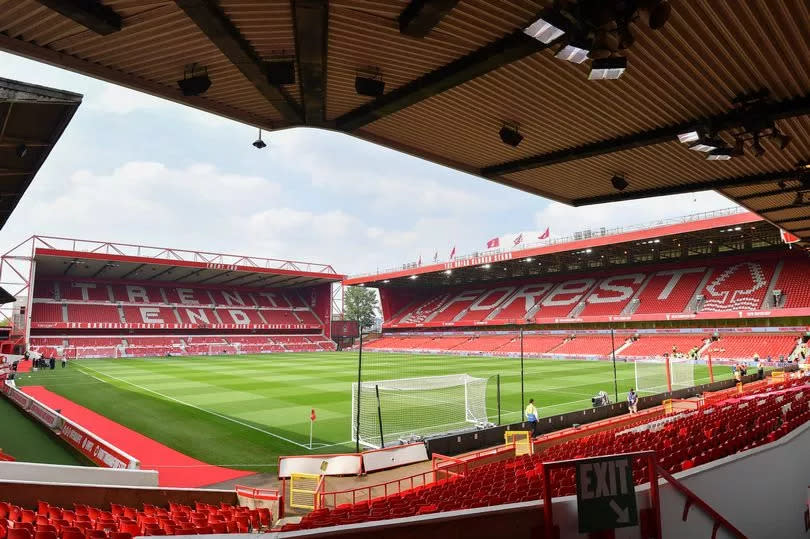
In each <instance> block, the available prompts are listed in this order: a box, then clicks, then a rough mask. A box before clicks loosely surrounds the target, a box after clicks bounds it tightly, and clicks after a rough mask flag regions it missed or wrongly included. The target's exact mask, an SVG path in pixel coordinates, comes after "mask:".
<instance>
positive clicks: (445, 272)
mask: <svg viewBox="0 0 810 539" xmlns="http://www.w3.org/2000/svg"><path fill="white" fill-rule="evenodd" d="M452 273H453V270H444V274H445V275H451V274H452Z"/></svg>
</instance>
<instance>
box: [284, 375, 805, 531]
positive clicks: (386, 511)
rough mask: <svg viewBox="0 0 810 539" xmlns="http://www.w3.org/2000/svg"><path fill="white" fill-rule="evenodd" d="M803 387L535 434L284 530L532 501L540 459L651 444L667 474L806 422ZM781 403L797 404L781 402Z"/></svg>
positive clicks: (636, 474) (565, 475)
mask: <svg viewBox="0 0 810 539" xmlns="http://www.w3.org/2000/svg"><path fill="white" fill-rule="evenodd" d="M807 389H808V386H807V385H805V382H804V381H802V380H794V381H791V382H788V383H783V384H780V385H775V386H771V387H770V388H767V389H766V388H761V389H760V390H759V392H752V393H751V394H749V395H747V399H748V400H750V401H751V402H756V403H757V405H758V407H757V413H756V415H755V416H754V417H752V416H751V414H750V412H748V411H747V410H746V409H745V408H742V407H737V406H728V405H727V403H728V402H737V400H736V399H732V400H730V401H728V400H726V401H721V402H718V403H716V404H714V405H712V406H709V407H707V408H704V409H700V410H691V411H681V412H679V413H676V414H675V415H670V416H661V415H660V414H651V415H649V416H647V417H646V418H644V419H642V420H640V421H638V422H635V423H631V424H629V425H628V424H625V425H622V426H620V427H615V428H610V429H606V430H601V431H599V432H597V433H595V434H590V435H586V436H575V437H572V438H571V439H568V440H567V441H563V442H562V443H557V444H551V445H547V446H545V447H543V444H542V439H541V440H538V442H540V443H541V445H538V446H537V447H538V450H537V451H536V452H535V453H534V454H533V455H521V456H518V457H512V458H508V459H505V460H498V461H496V462H491V461H489V462H487V461H484V462H485V463H484V464H482V465H480V466H476V464H475V463H474V462H468V463H467V464H466V466H465V469H464V470H463V471H460V470H459V469H454V470H453V473H452V474H447V475H446V477H444V478H441V479H438V480H436V481H435V482H433V483H429V484H427V485H424V486H419V487H416V488H413V489H408V490H403V491H401V492H397V493H394V494H389V495H387V496H383V497H379V498H375V499H372V500H370V501H369V500H363V501H362V502H358V503H354V504H351V503H347V504H340V505H337V506H336V507H329V506H328V504H329V499H326V500H325V501H326V505H327V507H323V508H321V509H318V510H316V511H313V512H311V513H309V514H307V515H305V516H304V518H303V519H301V522H300V523H298V524H286V525H285V526H284V527H283V529H282V531H291V530H298V529H310V528H320V527H324V526H336V525H340V524H353V523H359V522H368V521H377V520H385V519H391V518H401V517H408V516H413V515H421V514H428V513H436V512H443V511H453V510H458V509H470V508H476V507H487V506H494V505H501V504H507V503H517V502H524V501H531V500H537V499H539V498H541V496H542V489H543V481H544V480H543V475H542V471H541V463H542V462H552V461H559V460H567V459H574V458H586V457H593V456H599V455H612V454H619V453H627V452H634V451H643V450H653V449H654V450H656V452H657V456H658V464H659V465H660V466H661V467H663V468H664V469H666V470H667V471H668V472H669V473H675V472H679V471H682V470H687V469H689V468H692V467H695V466H700V465H702V464H705V463H708V462H712V461H715V460H718V459H721V458H723V457H726V456H728V455H732V454H735V453H738V452H741V451H746V450H748V449H752V448H755V447H758V446H761V445H764V444H767V443H770V442H773V441H775V440H777V439H779V438H781V437H783V436H785V435H786V434H788V433H789V432H791V431H792V430H793V429H795V428H796V427H798V426H799V425H802V424H803V423H805V422H807V421H809V420H810V409H808V406H807V403H808V402H810V395H809V393H810V392H808V391H807ZM764 391H767V393H765V392H764ZM784 402H794V403H795V404H794V405H792V406H790V407H787V408H786V407H785V406H784ZM709 410H711V412H709ZM550 479H551V483H552V485H551V492H552V496H553V497H558V496H568V495H572V494H574V493H575V492H576V484H575V471H574V469H573V468H567V469H555V470H553V471H552V472H551V475H550ZM633 479H634V482H635V483H636V484H643V483H645V482H647V480H648V476H647V464H646V462H643V461H641V460H638V461H637V462H636V463H635V464H634V466H633Z"/></svg>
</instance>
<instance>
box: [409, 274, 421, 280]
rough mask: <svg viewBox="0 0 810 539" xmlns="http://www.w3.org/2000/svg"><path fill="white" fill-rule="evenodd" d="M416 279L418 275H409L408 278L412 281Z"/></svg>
mask: <svg viewBox="0 0 810 539" xmlns="http://www.w3.org/2000/svg"><path fill="white" fill-rule="evenodd" d="M418 277H419V276H418V275H411V276H410V277H408V278H409V279H410V280H412V281H413V280H414V279H417V278H418Z"/></svg>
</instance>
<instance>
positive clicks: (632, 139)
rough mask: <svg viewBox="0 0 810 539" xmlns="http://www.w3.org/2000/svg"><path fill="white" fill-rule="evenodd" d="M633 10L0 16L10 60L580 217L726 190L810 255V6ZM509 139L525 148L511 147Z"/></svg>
mask: <svg viewBox="0 0 810 539" xmlns="http://www.w3.org/2000/svg"><path fill="white" fill-rule="evenodd" d="M644 4H647V5H660V4H665V5H669V4H668V3H667V2H666V1H662V0H649V1H648V2H644ZM552 5H553V6H554V10H555V11H553V12H552V13H551V15H550V16H547V14H546V13H543V12H542V10H543V9H544V8H549V7H550V6H552ZM639 5H642V2H640V1H639V2H635V1H629V2H628V1H626V0H622V1H619V0H577V1H573V0H558V1H556V2H552V0H503V1H500V2H491V1H489V0H433V1H431V2H427V1H425V0H291V1H289V2H288V1H279V2H267V1H258V0H248V1H246V0H220V1H218V2H214V1H212V0H176V1H174V2H172V1H158V0H154V1H150V2H141V1H135V0H103V1H98V0H86V1H83V2H74V1H68V0H0V49H2V50H6V51H10V52H13V53H17V54H20V55H23V56H27V57H30V58H34V59H38V60H41V61H44V62H47V63H50V64H53V65H57V66H60V67H63V68H67V69H71V70H73V71H77V72H80V73H84V74H87V75H90V76H93V77H97V78H100V79H104V80H108V81H110V82H114V83H117V84H121V85H124V86H128V87H131V88H134V89H137V90H141V91H145V92H148V93H151V94H154V95H157V96H161V97H164V98H167V99H171V100H174V101H177V102H180V103H184V104H187V105H190V106H193V107H197V108H200V109H203V110H207V111H210V112H212V113H215V114H219V115H222V116H226V117H230V118H233V119H236V120H239V121H242V122H246V123H249V124H252V125H255V126H261V127H263V128H265V129H282V128H286V127H290V126H300V125H306V126H312V127H322V128H328V129H336V130H338V131H342V132H345V133H349V134H352V135H354V136H358V137H360V138H363V139H366V140H370V141H373V142H377V143H379V144H382V145H385V146H389V147H391V148H395V149H399V150H401V151H404V152H408V153H411V154H413V155H417V156H419V157H422V158H425V159H428V160H431V161H434V162H437V163H441V164H444V165H448V166H451V167H454V168H457V169H459V170H463V171H466V172H469V173H472V174H475V175H478V176H481V177H484V178H488V179H490V180H492V181H495V182H499V183H503V184H506V185H510V186H514V187H516V188H519V189H523V190H525V191H527V192H530V193H534V194H537V195H542V196H546V197H549V198H552V199H555V200H559V201H563V202H566V203H569V204H575V205H581V204H592V203H598V202H605V201H610V200H621V199H628V198H638V197H646V196H655V195H663V194H670V193H682V192H691V191H696V190H706V189H717V190H719V191H720V192H721V193H723V194H725V195H726V196H728V197H729V198H731V199H733V200H735V201H737V202H739V203H741V204H742V205H744V206H745V207H747V208H749V209H751V210H753V211H756V212H759V213H760V214H761V215H763V216H764V217H765V218H766V219H768V220H769V221H771V222H773V223H776V224H778V225H779V226H781V227H783V228H785V229H787V230H790V231H792V232H794V233H796V234H797V235H799V236H800V237H802V238H804V239H810V179H809V178H808V174H809V173H810V171H808V170H806V169H804V168H803V167H801V166H800V163H802V162H805V161H808V160H810V140H808V137H807V133H808V132H810V40H808V39H805V38H804V37H803V36H804V30H805V29H806V27H807V25H808V23H809V22H810V9H809V8H808V5H807V3H806V2H805V1H804V0H782V1H779V2H776V1H765V0H758V1H750V2H739V1H738V0H691V1H688V2H671V8H672V9H671V14H670V16H669V17H668V21H666V23H665V24H664V26H663V27H662V28H660V29H658V30H653V29H651V28H652V26H655V25H654V24H647V23H645V22H643V21H644V20H645V18H644V15H645V13H646V14H649V12H645V11H644V10H641V11H636V7H637V6H639ZM621 9H626V10H629V11H625V12H620V10H621ZM563 12H564V13H563ZM563 14H564V15H565V16H564V17H563ZM639 14H640V15H641V17H640V18H639V17H638V15H639ZM539 17H546V19H548V20H554V21H556V20H557V19H560V18H561V17H562V18H563V19H564V20H563V22H562V23H557V22H555V24H559V26H560V33H561V34H562V35H561V36H560V35H559V34H555V35H554V36H553V37H548V38H544V41H548V43H545V42H543V41H542V40H539V39H534V38H532V37H529V36H528V35H526V34H525V33H524V32H523V30H524V29H525V28H527V27H528V26H529V25H532V24H533V23H534V22H535V21H537V20H538V18H539ZM627 21H629V22H627ZM606 29H607V30H606ZM625 30H626V31H625ZM583 39H584V40H585V41H586V43H584V44H583V43H581V41H582V40H583ZM566 44H568V45H571V46H573V49H571V50H573V51H574V52H577V47H576V46H579V51H580V52H581V51H582V50H584V49H583V47H584V48H586V49H588V50H592V51H594V54H596V52H598V51H602V52H604V51H606V50H607V49H613V50H614V53H617V54H619V55H620V56H623V57H625V58H626V60H627V69H626V72H624V74H623V75H622V76H621V78H620V79H618V80H601V81H590V80H588V78H589V67H595V66H593V64H592V63H591V62H588V61H586V62H583V63H580V64H576V63H573V62H571V61H564V60H561V59H559V58H558V57H555V55H556V54H557V53H558V52H559V55H558V56H564V55H565V52H566V51H562V50H561V48H562V46H563V45H566ZM567 50H568V49H567ZM569 58H572V59H573V58H574V57H569ZM193 64H196V67H194V68H192V67H191V66H192V65H193ZM206 70H207V71H206ZM290 71H292V75H294V82H293V83H291V84H287V83H285V81H290V80H292V79H291V73H290ZM184 73H188V76H190V77H193V76H195V75H203V74H204V73H207V76H208V77H209V78H210V81H211V83H212V84H211V87H210V89H207V91H204V93H202V94H199V92H200V91H201V90H204V89H205V88H204V86H205V85H204V84H202V86H199V85H198V86H197V88H196V91H192V92H187V93H196V94H198V95H191V96H184V95H183V93H181V91H180V90H179V88H178V83H177V81H178V80H180V79H184V77H186V75H185V74H184ZM358 75H360V76H361V77H364V78H365V81H363V80H361V81H359V82H360V85H359V86H360V88H361V90H362V91H361V92H360V93H364V94H371V95H375V92H379V90H380V86H379V81H382V82H384V91H383V92H382V93H381V94H379V93H378V94H376V96H375V97H369V96H367V95H360V93H359V92H358V91H357V89H356V85H357V82H358V81H357V80H356V77H357V76H358ZM203 76H204V75H203ZM197 82H198V83H199V82H200V80H197ZM363 85H365V87H363ZM505 124H508V125H513V124H516V125H517V126H518V129H519V133H520V135H522V136H523V140H522V142H520V143H519V145H518V146H516V147H515V146H512V145H509V144H506V143H504V142H502V141H501V137H500V134H499V131H500V130H501V128H502V127H504V126H505ZM692 131H701V132H702V133H701V137H702V138H706V139H714V142H715V145H719V146H721V150H723V151H725V152H726V153H725V157H729V156H730V154H733V153H735V152H736V151H737V150H743V151H744V155H739V154H737V155H736V156H734V157H733V158H732V159H730V160H707V159H706V158H705V157H706V154H705V153H703V152H696V151H689V150H687V148H686V146H685V145H684V144H681V143H680V142H679V140H678V135H679V134H685V133H687V132H692ZM507 135H508V133H507ZM717 138H719V139H720V141H719V142H718V141H717V140H716V139H717ZM735 139H739V140H740V143H741V145H742V146H741V147H740V148H737V147H736V145H735ZM511 140H512V142H513V143H514V142H515V137H512V138H511ZM246 142H248V141H246ZM780 146H785V147H784V148H782V149H780ZM755 154H761V155H760V156H759V157H757V156H755ZM717 156H718V157H723V156H724V154H723V152H722V151H721V152H720V153H719V154H717ZM614 176H618V177H619V180H614Z"/></svg>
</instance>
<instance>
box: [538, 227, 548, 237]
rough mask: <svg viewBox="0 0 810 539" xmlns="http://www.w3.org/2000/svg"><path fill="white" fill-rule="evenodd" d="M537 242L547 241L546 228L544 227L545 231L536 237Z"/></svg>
mask: <svg viewBox="0 0 810 539" xmlns="http://www.w3.org/2000/svg"><path fill="white" fill-rule="evenodd" d="M537 239H538V240H547V239H548V227H546V231H545V232H543V233H542V234H540V235H539V236H537Z"/></svg>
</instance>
